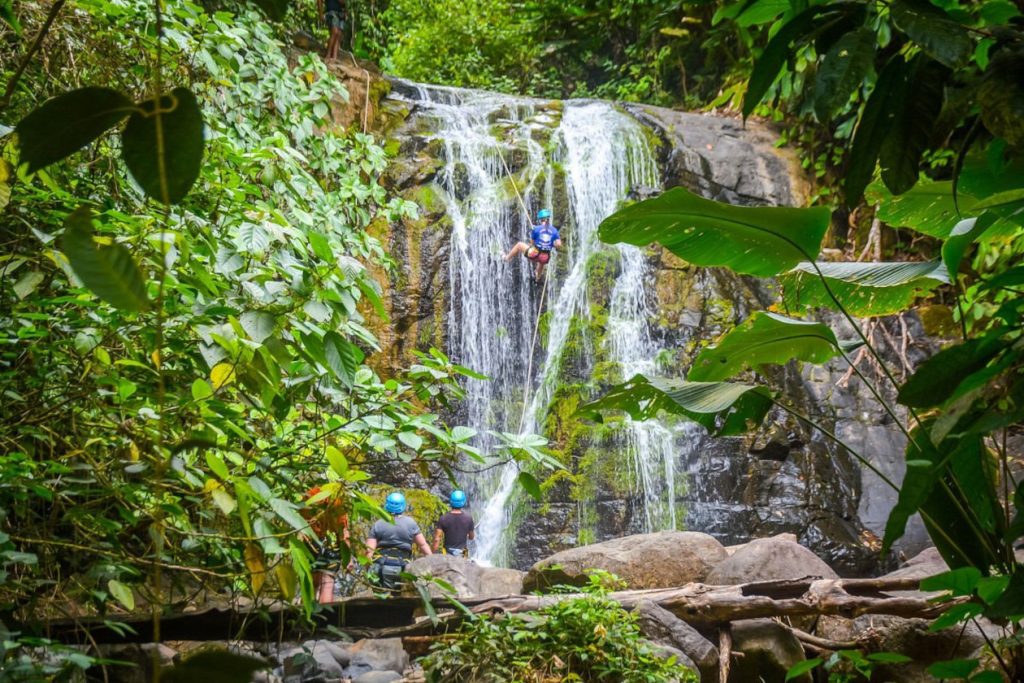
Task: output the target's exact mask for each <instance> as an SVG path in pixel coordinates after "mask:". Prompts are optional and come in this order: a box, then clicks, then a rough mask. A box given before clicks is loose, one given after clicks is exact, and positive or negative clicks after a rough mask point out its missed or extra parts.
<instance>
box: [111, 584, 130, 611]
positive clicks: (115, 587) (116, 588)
mask: <svg viewBox="0 0 1024 683" xmlns="http://www.w3.org/2000/svg"><path fill="white" fill-rule="evenodd" d="M107 589H108V590H109V591H110V594H111V595H113V596H114V599H115V600H117V601H118V602H119V603H121V605H122V606H123V607H124V608H125V609H126V610H128V611H129V612H131V611H132V610H133V609H135V595H134V594H133V593H132V589H131V588H129V587H128V586H126V585H124V584H123V583H121V582H120V581H117V580H115V579H111V580H110V581H108V582H107Z"/></svg>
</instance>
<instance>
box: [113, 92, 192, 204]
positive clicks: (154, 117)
mask: <svg viewBox="0 0 1024 683" xmlns="http://www.w3.org/2000/svg"><path fill="white" fill-rule="evenodd" d="M139 107H140V109H141V111H136V112H135V113H133V114H132V115H131V117H130V118H129V119H128V125H127V126H125V129H124V133H123V134H122V136H121V140H122V146H121V156H122V158H123V159H124V162H125V164H126V165H127V166H128V170H129V171H130V172H131V174H132V178H134V179H135V182H137V183H138V184H139V187H141V188H142V190H143V191H144V192H145V193H146V194H147V195H149V196H150V197H152V198H154V199H156V200H157V201H159V202H164V203H168V204H176V203H178V202H180V201H181V200H182V199H183V198H184V197H185V195H186V194H188V191H189V189H190V188H191V187H192V185H193V183H195V181H196V178H198V177H199V168H200V166H201V165H202V161H203V114H202V112H201V111H200V110H199V103H198V102H197V101H196V96H195V95H193V94H192V92H191V91H190V90H189V89H188V88H175V89H174V90H172V91H171V92H170V93H167V94H165V95H163V96H162V97H161V98H160V107H159V111H158V110H157V106H156V100H147V101H145V102H143V103H142V104H140V105H139ZM158 123H159V124H160V125H159V126H158V125H157V124H158Z"/></svg>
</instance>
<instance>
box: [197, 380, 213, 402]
mask: <svg viewBox="0 0 1024 683" xmlns="http://www.w3.org/2000/svg"><path fill="white" fill-rule="evenodd" d="M211 396H213V387H211V386H210V384H209V382H207V381H206V380H203V379H197V380H196V381H194V382H192V398H193V399H194V400H196V401H203V400H206V399H208V398H210V397H211Z"/></svg>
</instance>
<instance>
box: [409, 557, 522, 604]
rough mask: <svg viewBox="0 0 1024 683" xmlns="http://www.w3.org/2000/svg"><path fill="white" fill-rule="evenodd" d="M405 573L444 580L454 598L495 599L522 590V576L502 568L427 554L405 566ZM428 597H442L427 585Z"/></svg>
mask: <svg viewBox="0 0 1024 683" xmlns="http://www.w3.org/2000/svg"><path fill="white" fill-rule="evenodd" d="M408 571H409V572H410V573H411V574H415V575H416V576H431V577H434V578H437V579H442V580H444V581H447V582H448V583H450V584H451V585H452V587H453V588H455V595H456V597H458V598H462V599H468V598H480V597H499V596H502V595H517V594H519V593H521V592H522V589H523V576H524V573H523V572H521V571H518V570H516V569H505V568H502V567H482V566H480V565H478V564H476V563H475V562H473V561H471V560H466V559H464V558H461V557H453V556H452V555H427V556H426V557H420V558H417V559H415V560H413V561H412V562H410V563H409V569H408ZM429 590H430V594H431V595H432V596H434V597H442V596H443V591H442V590H441V589H440V587H438V586H436V585H430V586H429Z"/></svg>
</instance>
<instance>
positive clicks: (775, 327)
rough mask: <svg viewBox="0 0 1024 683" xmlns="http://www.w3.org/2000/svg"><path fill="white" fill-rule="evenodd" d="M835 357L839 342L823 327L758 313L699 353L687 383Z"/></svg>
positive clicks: (814, 323)
mask: <svg viewBox="0 0 1024 683" xmlns="http://www.w3.org/2000/svg"><path fill="white" fill-rule="evenodd" d="M839 353H840V344H839V340H838V339H836V335H835V333H834V332H833V331H832V329H831V328H829V327H828V326H827V325H825V324H823V323H819V322H813V321H808V320H795V319H793V318H787V317H785V316H782V315H777V314H775V313H768V312H763V311H759V312H756V313H754V314H753V315H752V316H750V317H749V318H748V319H747V320H746V321H745V322H743V324H741V325H739V326H737V327H736V328H734V329H733V330H732V331H730V332H728V333H727V334H726V335H725V336H724V337H722V339H721V340H720V341H719V342H718V343H717V344H716V345H715V346H711V347H708V348H706V349H704V350H702V351H701V352H700V353H699V354H698V355H697V358H696V360H694V362H693V367H692V368H691V369H690V372H689V373H688V375H687V379H689V380H691V381H695V382H713V381H718V380H724V379H729V378H731V377H734V376H736V375H737V374H739V373H740V372H742V371H743V370H744V369H747V368H757V367H759V366H761V365H767V364H775V365H779V364H784V363H787V362H789V361H791V360H799V361H804V362H808V363H824V362H825V361H827V360H829V359H831V358H833V357H835V356H837V355H839Z"/></svg>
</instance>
